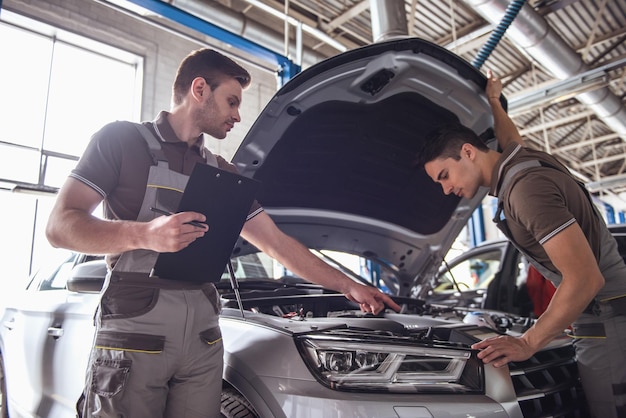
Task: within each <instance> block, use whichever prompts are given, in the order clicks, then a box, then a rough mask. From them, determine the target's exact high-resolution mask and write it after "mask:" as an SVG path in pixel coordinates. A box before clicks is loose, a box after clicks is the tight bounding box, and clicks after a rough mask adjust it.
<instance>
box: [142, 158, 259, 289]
mask: <svg viewBox="0 0 626 418" xmlns="http://www.w3.org/2000/svg"><path fill="white" fill-rule="evenodd" d="M259 185H260V183H259V182H258V181H256V180H253V179H251V178H248V177H244V176H242V175H240V174H236V173H231V172H230V171H226V170H222V169H219V168H216V167H213V166H210V165H206V164H196V165H195V166H194V168H193V170H192V172H191V176H190V177H189V180H188V182H187V185H186V187H185V190H184V193H183V196H182V198H181V200H180V203H179V205H178V212H185V211H194V212H200V213H202V214H204V215H205V216H206V223H207V225H208V226H209V230H208V231H207V232H206V233H205V234H204V236H203V237H201V238H198V239H197V240H195V241H194V242H192V243H191V244H190V245H189V246H188V247H186V248H183V249H182V250H180V251H178V252H175V253H160V254H159V255H158V258H157V261H156V263H155V265H154V273H153V274H154V275H156V276H158V277H159V278H162V279H169V280H182V281H191V282H201V283H204V282H217V281H219V280H220V279H221V277H222V273H224V271H225V269H226V265H227V264H228V261H229V259H230V256H231V253H232V251H233V247H234V246H235V243H236V242H237V238H238V237H239V233H240V232H241V229H242V228H243V225H244V223H245V222H246V217H247V216H248V213H249V212H250V208H251V206H252V203H253V202H254V198H255V195H256V192H257V190H258V188H259Z"/></svg>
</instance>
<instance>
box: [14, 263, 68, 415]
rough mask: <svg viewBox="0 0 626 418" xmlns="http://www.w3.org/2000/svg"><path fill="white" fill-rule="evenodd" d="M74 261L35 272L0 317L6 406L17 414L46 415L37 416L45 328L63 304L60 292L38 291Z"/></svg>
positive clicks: (41, 400) (41, 392) (41, 390)
mask: <svg viewBox="0 0 626 418" xmlns="http://www.w3.org/2000/svg"><path fill="white" fill-rule="evenodd" d="M74 261H75V255H71V256H69V257H68V258H66V259H65V260H64V261H62V262H61V263H60V264H57V265H56V266H54V267H53V268H51V269H50V268H43V269H41V270H39V272H37V273H36V274H35V275H34V276H33V278H32V280H31V281H30V284H29V285H28V287H27V288H26V289H24V290H22V291H18V292H15V293H13V294H12V295H11V297H10V298H6V302H5V303H6V309H5V313H4V316H3V318H2V325H3V330H2V332H3V334H2V341H3V353H2V355H3V358H4V366H5V371H6V382H7V394H8V397H9V405H10V406H11V407H13V408H14V409H16V410H17V411H18V412H17V415H22V414H25V415H28V416H31V415H34V416H46V415H45V414H42V413H40V412H41V410H42V408H43V409H45V406H44V404H45V403H46V402H45V401H44V390H45V386H46V384H47V383H48V382H47V379H48V377H47V376H46V375H45V374H44V370H45V364H46V357H47V354H46V351H49V350H50V347H48V340H49V336H48V328H49V327H50V324H51V323H52V322H53V321H52V313H53V312H55V311H56V310H57V309H58V307H59V306H62V305H63V304H64V303H65V299H66V295H65V293H66V292H65V291H64V290H63V289H48V290H47V291H40V290H39V289H40V287H41V284H42V283H46V282H51V281H53V280H54V278H55V277H56V276H57V275H63V274H65V273H66V272H68V271H69V270H70V269H71V267H72V265H73V264H74Z"/></svg>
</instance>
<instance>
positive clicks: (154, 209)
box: [150, 207, 207, 228]
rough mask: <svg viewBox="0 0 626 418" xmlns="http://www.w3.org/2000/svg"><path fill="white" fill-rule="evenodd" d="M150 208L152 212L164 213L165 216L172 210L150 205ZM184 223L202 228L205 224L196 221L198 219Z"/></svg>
mask: <svg viewBox="0 0 626 418" xmlns="http://www.w3.org/2000/svg"><path fill="white" fill-rule="evenodd" d="M150 210H151V211H152V212H155V213H160V214H161V215H165V216H170V215H173V213H172V212H169V211H166V210H163V209H159V208H155V207H151V208H150ZM185 223H186V224H189V225H193V226H197V227H198V228H204V227H205V226H207V224H205V223H202V222H198V221H189V222H185Z"/></svg>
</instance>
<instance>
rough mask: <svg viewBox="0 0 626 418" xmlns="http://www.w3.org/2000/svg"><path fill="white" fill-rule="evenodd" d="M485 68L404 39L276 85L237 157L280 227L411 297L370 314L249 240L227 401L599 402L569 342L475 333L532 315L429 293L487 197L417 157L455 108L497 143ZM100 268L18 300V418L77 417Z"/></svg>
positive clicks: (264, 413)
mask: <svg viewBox="0 0 626 418" xmlns="http://www.w3.org/2000/svg"><path fill="white" fill-rule="evenodd" d="M485 83H486V80H485V78H484V76H483V75H481V74H480V73H479V72H478V71H477V70H476V69H474V68H473V67H472V66H471V65H470V64H468V63H467V62H465V61H463V60H462V59H460V58H459V57H458V56H456V55H454V54H452V53H451V52H449V51H447V50H445V49H443V48H440V47H438V46H436V45H434V44H431V43H428V42H425V41H422V40H419V39H403V40H395V41H390V42H385V43H380V44H373V45H370V46H367V47H364V48H360V49H356V50H353V51H349V52H346V53H343V54H341V55H338V56H336V57H334V58H331V59H328V60H326V61H324V62H321V63H319V64H317V65H315V66H313V67H311V68H309V69H307V70H305V71H304V72H302V73H301V74H298V75H297V76H296V77H294V78H293V79H292V80H291V81H289V82H288V83H287V84H286V85H285V86H284V87H283V88H282V89H281V90H280V91H278V92H277V93H276V95H275V97H274V98H273V99H272V101H270V103H269V104H268V105H267V107H266V108H265V110H264V111H263V112H262V114H261V115H260V116H259V118H258V119H257V120H256V122H255V124H254V125H253V126H252V128H251V129H250V131H249V133H248V135H247V136H246V138H245V139H244V141H243V143H242V144H241V146H240V148H239V149H238V151H237V153H236V155H235V157H234V158H233V162H234V163H235V164H236V165H237V166H238V168H239V170H240V171H241V173H242V174H244V175H246V176H248V177H252V178H254V179H257V180H259V181H260V182H261V189H260V192H259V194H258V196H257V197H258V200H259V201H260V202H261V203H262V205H263V206H264V208H265V209H266V211H267V212H268V213H269V214H270V216H272V218H273V219H274V220H275V221H276V223H277V224H278V226H279V227H280V228H281V229H283V230H284V231H285V232H286V233H288V234H290V235H292V236H294V237H295V238H297V239H298V240H300V241H301V242H302V243H304V244H305V245H307V246H308V247H309V248H311V250H313V251H315V252H316V253H317V254H318V255H319V256H320V257H323V258H324V259H325V260H327V261H328V262H329V263H331V264H333V265H335V266H337V267H338V268H342V269H345V270H346V271H347V272H348V274H351V275H352V276H353V277H354V278H355V280H362V281H364V282H370V283H371V282H373V283H375V284H376V285H377V286H379V287H384V288H385V289H386V290H387V291H388V292H389V293H390V294H392V295H393V297H394V299H395V300H396V301H397V302H398V303H399V304H400V305H401V306H402V311H401V312H400V313H395V312H392V311H390V310H387V311H385V312H383V313H381V314H380V315H377V316H373V315H371V314H363V313H361V312H360V310H359V308H358V306H357V305H355V304H354V303H352V302H350V301H348V300H347V299H346V298H345V297H344V296H343V295H341V294H337V293H335V292H332V291H329V290H326V289H323V288H321V287H320V286H317V285H312V284H309V283H306V282H304V281H303V280H302V279H300V278H297V277H291V276H290V275H289V272H288V271H284V270H282V269H281V268H280V266H276V265H275V264H274V263H272V262H271V261H268V260H265V259H263V258H262V257H261V256H260V255H259V254H257V250H256V248H254V247H253V246H252V245H250V244H249V243H247V242H245V241H244V240H239V241H238V242H237V244H236V245H235V247H234V249H233V264H234V271H235V274H236V275H237V278H238V280H237V287H238V289H237V290H238V291H239V293H240V296H241V298H240V300H238V298H237V297H236V293H235V292H234V291H233V289H232V288H231V281H230V280H229V277H228V274H225V276H224V279H223V280H222V281H221V282H220V283H218V288H219V290H220V293H221V295H222V308H223V311H222V314H221V328H222V332H223V337H224V345H225V358H224V361H225V369H224V375H223V387H224V391H223V394H222V414H223V416H225V417H263V418H269V417H281V418H287V417H290V418H291V417H297V418H319V417H324V418H327V417H328V418H331V417H388V418H392V417H393V418H406V417H424V418H426V417H428V418H437V417H446V418H448V417H463V418H466V417H491V418H494V417H545V416H555V417H556V416H558V417H583V416H585V415H586V409H585V408H586V407H585V402H584V396H583V395H582V391H581V387H580V384H579V379H578V373H577V368H576V363H575V360H574V350H573V348H572V345H571V342H570V339H568V338H567V337H565V336H564V337H563V338H557V339H556V340H554V341H553V342H552V343H551V344H549V345H548V346H547V347H546V348H545V349H543V350H541V351H540V352H538V353H536V354H535V355H534V356H533V357H531V358H530V359H529V360H527V361H524V362H518V363H510V364H509V367H503V368H499V369H495V368H493V367H492V366H485V365H483V363H482V362H481V361H480V360H479V359H478V358H477V356H476V355H477V352H476V351H474V350H471V349H470V345H471V344H472V343H473V342H475V341H478V340H480V339H482V338H484V337H486V336H490V335H497V334H500V333H509V334H512V335H516V334H519V333H520V332H523V331H524V329H526V327H528V326H529V325H530V324H531V322H529V320H528V319H527V318H523V317H520V316H516V315H514V314H511V313H505V312H498V311H484V310H480V309H479V308H474V307H471V306H470V307H468V306H459V307H456V306H448V305H445V304H442V305H440V304H436V303H430V302H429V300H428V299H429V297H431V296H432V294H431V296H429V292H430V291H431V290H432V288H433V286H436V284H437V278H438V275H439V268H440V265H441V263H442V261H443V258H444V256H445V255H446V253H447V251H448V249H449V247H450V246H451V244H452V243H453V241H454V240H455V238H456V236H457V235H458V234H459V232H460V230H461V229H462V228H463V226H464V225H465V224H466V222H467V220H468V219H469V217H470V216H471V215H472V212H473V210H474V209H475V208H476V207H477V205H478V204H479V203H480V201H481V199H482V198H483V195H479V196H476V197H475V198H474V199H472V200H466V199H460V198H459V197H457V196H445V195H443V193H442V192H441V187H440V186H439V185H437V184H435V183H434V182H433V181H432V180H431V179H430V178H429V177H428V176H427V175H426V174H425V172H424V171H423V169H420V168H416V167H414V164H413V162H414V159H415V156H416V154H417V152H418V151H419V149H420V145H421V144H422V142H423V141H424V140H425V137H426V134H427V133H428V132H429V131H430V130H431V129H432V128H433V127H435V126H436V125H439V124H443V123H450V122H454V121H459V122H461V123H463V124H464V125H466V126H468V127H470V128H471V129H473V130H474V131H475V132H477V133H478V134H479V135H480V136H481V137H482V138H483V139H484V140H485V141H486V142H487V143H488V145H489V146H491V147H495V141H494V139H493V138H492V135H491V132H492V129H491V127H492V123H493V121H492V117H491V113H490V109H489V105H488V103H487V100H486V97H485V96H484V93H483V91H484V86H485ZM502 100H503V102H505V100H504V98H503V99H502ZM346 254H349V255H350V257H348V258H346V257H344V256H345V255H346ZM345 260H350V262H349V263H348V262H347V261H345ZM348 264H350V265H348ZM355 266H356V267H355ZM70 270H71V273H70ZM104 274H105V269H104V264H103V262H102V261H101V260H98V259H93V257H89V256H86V255H79V254H76V255H73V256H72V258H71V259H69V260H67V262H66V263H65V264H63V265H62V266H61V267H60V268H59V269H57V270H56V272H53V274H43V275H36V276H35V277H34V279H33V280H32V282H31V284H30V285H29V286H28V289H25V290H24V291H23V292H22V294H21V295H16V296H15V297H14V298H11V300H10V302H9V303H8V306H6V308H5V309H4V312H3V313H2V329H0V359H2V363H0V364H1V365H2V367H3V368H2V379H3V380H2V382H3V386H2V411H3V414H4V417H6V416H7V407H8V413H9V414H10V416H11V417H12V418H17V417H34V416H37V417H54V418H57V417H59V418H62V417H68V418H69V417H73V416H74V409H73V408H74V403H75V402H76V400H77V398H78V396H79V394H80V391H81V390H82V385H83V381H84V374H85V367H86V363H87V356H88V352H89V348H90V346H91V342H92V336H93V315H94V309H95V307H96V304H97V298H98V294H97V292H98V291H99V290H100V287H101V285H102V281H103V278H104ZM283 276H284V277H283ZM133 418H136V417H133Z"/></svg>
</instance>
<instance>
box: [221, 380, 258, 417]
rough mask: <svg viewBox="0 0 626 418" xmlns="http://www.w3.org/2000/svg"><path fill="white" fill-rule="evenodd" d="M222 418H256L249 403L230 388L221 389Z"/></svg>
mask: <svg viewBox="0 0 626 418" xmlns="http://www.w3.org/2000/svg"><path fill="white" fill-rule="evenodd" d="M220 413H221V417H222V418H258V415H257V414H256V412H255V411H254V408H253V407H252V405H250V402H248V401H247V400H246V398H244V397H243V396H241V394H240V393H239V392H237V391H236V390H235V389H233V388H231V387H227V386H225V387H224V388H222V406H221V407H220Z"/></svg>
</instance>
